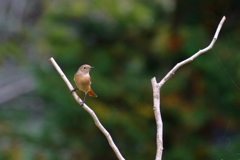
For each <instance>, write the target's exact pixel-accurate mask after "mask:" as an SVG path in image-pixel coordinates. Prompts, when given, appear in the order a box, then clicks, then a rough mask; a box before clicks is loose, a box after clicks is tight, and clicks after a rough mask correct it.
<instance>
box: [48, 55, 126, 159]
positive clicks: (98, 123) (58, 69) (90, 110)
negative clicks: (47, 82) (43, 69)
mask: <svg viewBox="0 0 240 160" xmlns="http://www.w3.org/2000/svg"><path fill="white" fill-rule="evenodd" d="M49 60H50V61H51V63H52V65H53V66H54V67H55V68H56V70H57V71H58V73H59V74H60V76H61V77H62V79H63V80H64V82H65V83H66V84H67V86H68V88H69V90H70V91H72V90H73V89H74V88H73V86H72V84H71V83H70V82H69V80H68V79H67V77H66V76H65V74H64V73H63V71H62V70H61V68H60V67H59V66H58V64H57V63H56V62H55V60H54V59H53V58H52V57H51V58H50V59H49ZM72 94H73V97H74V98H75V100H76V101H77V103H79V105H82V100H81V99H80V98H79V97H78V95H77V94H76V92H73V93H72ZM82 107H83V109H85V110H86V111H87V112H88V113H89V114H90V115H91V116H92V118H93V120H94V122H95V124H96V126H97V127H98V128H99V129H100V130H101V131H102V133H103V134H104V135H105V136H106V138H107V140H108V143H109V145H110V146H111V147H112V149H113V151H114V152H115V154H116V156H117V157H118V159H119V160H125V159H124V158H123V156H122V155H121V153H120V152H119V150H118V148H117V146H116V145H115V143H114V142H113V140H112V137H111V135H110V134H109V133H108V131H107V130H106V129H105V128H104V127H103V125H102V124H101V123H100V121H99V119H98V117H97V116H96V114H95V113H94V111H93V110H92V109H90V108H89V107H88V106H87V105H86V104H85V103H84V105H83V106H82Z"/></svg>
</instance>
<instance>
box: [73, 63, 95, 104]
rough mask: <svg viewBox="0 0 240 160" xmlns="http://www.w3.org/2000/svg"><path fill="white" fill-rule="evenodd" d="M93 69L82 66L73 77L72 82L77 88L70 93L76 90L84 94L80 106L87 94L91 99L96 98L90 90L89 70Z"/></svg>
mask: <svg viewBox="0 0 240 160" xmlns="http://www.w3.org/2000/svg"><path fill="white" fill-rule="evenodd" d="M93 68H94V67H92V66H90V65H88V64H84V65H82V66H80V67H79V69H78V70H77V72H76V73H75V75H74V82H75V84H76V86H77V88H75V89H73V90H72V91H71V92H74V91H76V90H81V91H83V92H84V93H85V95H84V99H83V102H82V105H83V104H84V103H85V100H86V96H87V94H88V95H89V96H92V97H97V95H96V94H95V93H94V92H93V90H92V88H91V77H90V74H89V72H90V70H91V69H93Z"/></svg>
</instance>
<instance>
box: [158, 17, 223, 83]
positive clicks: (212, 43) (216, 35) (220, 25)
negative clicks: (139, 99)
mask: <svg viewBox="0 0 240 160" xmlns="http://www.w3.org/2000/svg"><path fill="white" fill-rule="evenodd" d="M225 19H226V18H225V16H223V18H222V20H221V22H220V23H219V25H218V28H217V30H216V33H215V35H214V37H213V39H212V42H211V43H210V44H209V46H207V47H206V48H204V49H202V50H199V51H198V52H197V53H195V54H194V55H192V56H191V57H189V58H188V59H186V60H184V61H182V62H180V63H178V64H177V65H176V66H175V67H173V69H172V70H171V71H170V72H168V74H167V75H166V76H165V77H164V78H163V79H162V80H161V81H160V87H162V86H163V84H164V83H165V82H166V81H167V80H168V79H169V78H170V77H172V75H174V73H175V72H176V71H177V69H178V68H180V67H181V66H183V65H185V64H187V63H189V62H191V61H193V60H194V59H195V58H196V57H198V56H199V55H201V54H203V53H205V52H207V51H209V50H210V49H212V47H213V45H214V44H215V42H216V40H217V38H218V34H219V32H220V30H221V28H222V25H223V23H224V21H225Z"/></svg>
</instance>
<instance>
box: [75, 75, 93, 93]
mask: <svg viewBox="0 0 240 160" xmlns="http://www.w3.org/2000/svg"><path fill="white" fill-rule="evenodd" d="M74 81H75V83H76V85H77V87H78V89H79V90H81V91H83V92H85V93H87V92H88V91H89V90H90V88H91V86H90V85H91V79H90V76H81V75H74Z"/></svg>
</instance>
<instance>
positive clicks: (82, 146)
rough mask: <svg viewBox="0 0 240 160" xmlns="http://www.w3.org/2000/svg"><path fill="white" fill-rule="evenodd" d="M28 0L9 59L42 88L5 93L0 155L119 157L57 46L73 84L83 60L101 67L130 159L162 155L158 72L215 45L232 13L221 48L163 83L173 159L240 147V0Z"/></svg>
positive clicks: (3, 55) (95, 104)
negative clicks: (72, 87) (156, 107)
mask: <svg viewBox="0 0 240 160" xmlns="http://www.w3.org/2000/svg"><path fill="white" fill-rule="evenodd" d="M13 2H14V1H9V2H8V7H9V8H11V7H12V5H13ZM26 2H27V3H26V4H25V5H24V7H23V8H24V13H23V15H22V17H20V21H21V27H19V28H18V30H17V29H16V28H15V30H14V28H11V27H14V26H15V27H17V26H19V24H17V22H14V23H12V24H11V23H10V22H9V21H10V20H9V19H10V18H11V17H10V13H11V12H12V10H10V9H9V10H7V9H6V10H4V11H5V12H4V13H5V17H6V18H5V19H1V17H0V20H1V21H0V22H1V23H0V24H1V26H2V27H1V28H2V29H0V34H1V37H2V39H1V41H0V60H1V63H2V64H3V63H5V61H6V60H10V61H11V62H14V64H15V65H17V66H19V67H20V68H25V69H26V70H27V71H28V72H30V73H31V74H32V76H33V77H34V81H35V82H36V84H37V87H36V89H35V90H34V91H32V92H30V93H28V94H25V95H22V96H20V97H18V98H15V99H12V100H11V101H8V102H6V103H3V104H1V111H0V131H1V132H0V134H1V138H0V147H1V151H0V159H2V160H20V159H24V160H30V159H31V160H32V159H36V160H102V159H117V157H116V155H115V154H114V152H113V151H112V149H111V147H110V146H109V144H108V142H107V140H106V138H105V137H104V135H103V134H102V133H101V132H100V131H99V130H98V128H97V127H96V126H95V124H94V122H93V120H92V118H91V117H90V115H89V114H88V113H86V112H85V111H84V110H83V109H82V108H81V107H80V106H79V105H78V104H77V103H76V102H75V100H74V99H73V97H72V96H71V94H70V91H69V90H68V88H67V87H66V85H65V84H64V82H63V81H62V79H61V77H60V76H59V74H58V73H57V72H56V70H55V69H54V67H53V66H52V65H51V63H50V62H49V61H48V59H49V58H50V57H54V59H55V60H56V61H57V63H58V64H59V65H60V67H61V68H62V70H63V71H64V73H65V74H66V76H67V77H68V78H69V80H70V81H71V82H72V83H73V84H74V82H73V75H74V73H75V72H76V71H77V69H78V67H79V66H80V65H82V64H85V63H87V64H90V65H92V66H94V67H95V68H94V69H93V70H92V71H91V77H92V88H93V90H94V91H95V92H96V93H97V95H98V97H97V98H93V97H87V99H86V103H87V104H88V106H90V107H91V108H92V109H93V110H94V111H95V113H96V114H97V116H98V117H99V119H100V121H101V122H102V124H103V125H104V126H105V127H106V129H107V130H108V131H109V133H110V134H111V136H112V138H113V140H114V142H115V143H116V145H117V146H118V148H119V150H120V152H121V153H122V154H123V156H124V157H125V158H126V159H137V160H144V159H154V158H155V152H156V144H155V136H156V127H155V119H154V114H153V111H152V104H153V103H152V99H153V98H152V88H151V82H150V79H151V78H152V77H154V76H156V77H157V79H158V81H159V80H160V79H161V78H163V77H164V76H165V75H166V74H167V73H168V71H170V69H171V68H172V67H173V66H174V65H175V64H176V63H178V62H180V61H181V60H184V59H186V58H188V57H189V56H191V55H193V54H194V53H196V52H197V51H198V50H199V49H202V48H204V47H206V46H207V45H209V43H210V42H211V39H212V37H213V35H214V32H215V30H216V28H217V25H218V23H219V22H220V20H221V18H222V16H223V15H225V16H226V17H227V20H226V22H225V24H224V26H223V28H222V30H221V32H220V35H219V39H218V40H217V42H216V44H215V46H214V47H213V49H212V50H211V51H209V52H207V53H205V54H203V55H201V56H200V57H198V58H197V59H196V60H194V61H193V62H191V63H190V64H188V65H186V66H184V67H182V68H180V69H179V70H178V71H177V72H176V74H175V75H174V76H173V77H172V78H171V79H170V80H169V81H168V82H167V83H166V84H165V85H164V87H163V88H162V90H161V113H162V118H163V123H164V135H163V140H164V152H163V160H179V159H184V160H193V159H194V160H198V159H199V160H202V159H236V158H239V147H240V146H239V138H240V137H239V134H238V133H239V131H240V130H239V120H240V117H239V111H240V110H239V105H240V101H239V99H238V96H239V93H240V89H239V87H237V86H235V85H234V84H233V83H232V81H234V82H235V83H236V84H237V85H238V86H240V83H238V79H239V78H240V74H239V67H238V66H239V61H240V60H239V59H240V54H238V51H239V45H238V44H239V42H240V38H239V37H240V30H239V28H240V26H239V25H240V23H239V17H238V16H239V14H240V11H239V9H238V7H239V6H240V2H239V1H237V0H232V1H227V0H221V1H217V0H213V1H204V0H201V1H190V0H187V1H173V0H171V1H164V0H161V1H157V0H150V1H144V0H113V1H109V0H101V1H99V0H89V1H88V0H67V1H66V0H58V1H44V0H42V1H41V0H37V1H35V2H31V3H30V1H29V0H27V1H26ZM1 3H2V5H3V4H4V1H0V4H1ZM18 6H19V7H20V6H21V5H18ZM18 18H19V17H18ZM9 24H10V25H9ZM8 25H9V26H10V28H9V26H8ZM11 29H12V30H11ZM218 59H220V61H221V62H220V63H219V61H218ZM222 66H224V68H223V67H222ZM226 72H227V73H226ZM12 74H15V73H14V72H13V73H12ZM0 76H1V75H0ZM1 79H4V77H1ZM78 94H79V96H80V97H83V93H81V92H78Z"/></svg>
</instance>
